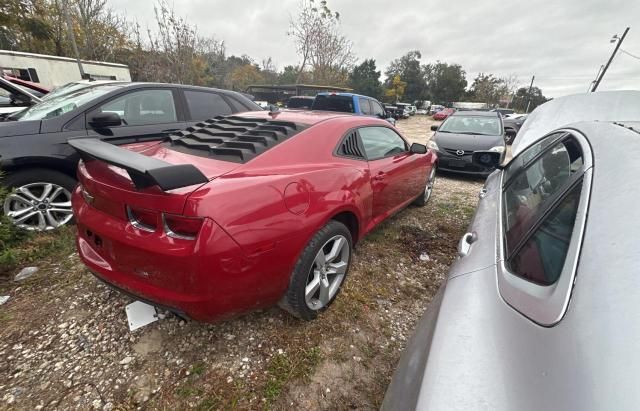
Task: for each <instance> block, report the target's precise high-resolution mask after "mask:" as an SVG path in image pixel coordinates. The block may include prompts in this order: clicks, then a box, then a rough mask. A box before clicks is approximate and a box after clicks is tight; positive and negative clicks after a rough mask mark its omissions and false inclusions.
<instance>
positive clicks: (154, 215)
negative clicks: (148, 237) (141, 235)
mask: <svg viewBox="0 0 640 411" xmlns="http://www.w3.org/2000/svg"><path fill="white" fill-rule="evenodd" d="M127 216H128V217H129V222H130V223H131V225H133V226H134V227H135V228H137V229H140V230H143V231H149V232H154V231H156V229H157V228H158V212H157V211H153V210H146V209H144V208H134V207H130V206H127Z"/></svg>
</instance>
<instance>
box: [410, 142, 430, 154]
mask: <svg viewBox="0 0 640 411" xmlns="http://www.w3.org/2000/svg"><path fill="white" fill-rule="evenodd" d="M409 151H410V152H411V153H412V154H427V146H425V145H424V144H418V143H413V144H411V148H409Z"/></svg>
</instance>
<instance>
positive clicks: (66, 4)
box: [64, 0, 86, 79]
mask: <svg viewBox="0 0 640 411" xmlns="http://www.w3.org/2000/svg"><path fill="white" fill-rule="evenodd" d="M64 16H65V19H66V20H67V33H68V35H69V41H70V42H71V45H72V46H73V52H74V53H75V55H76V61H77V62H78V69H79V70H80V78H82V79H84V78H86V75H85V74H84V69H83V68H82V62H81V61H80V53H78V46H77V45H76V36H75V34H73V25H72V24H71V15H70V14H69V1H68V0H66V1H65V2H64Z"/></svg>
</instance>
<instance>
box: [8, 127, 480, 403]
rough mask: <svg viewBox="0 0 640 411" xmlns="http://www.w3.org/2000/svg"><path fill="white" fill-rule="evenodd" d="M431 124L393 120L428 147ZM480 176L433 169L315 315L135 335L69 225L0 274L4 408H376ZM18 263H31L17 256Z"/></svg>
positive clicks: (271, 315)
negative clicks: (421, 199) (415, 198)
mask: <svg viewBox="0 0 640 411" xmlns="http://www.w3.org/2000/svg"><path fill="white" fill-rule="evenodd" d="M430 125H431V121H430V119H429V118H427V117H426V116H414V117H412V118H410V119H409V120H403V121H400V122H398V127H399V128H400V129H401V130H402V131H403V133H405V135H407V137H409V138H410V139H411V140H412V141H415V142H421V143H426V140H427V138H428V137H429V136H430V135H431V132H430V131H428V130H429V126H430ZM481 186H482V181H478V180H469V179H459V178H454V177H451V176H439V178H438V181H437V182H436V186H435V190H434V196H433V197H432V200H431V202H430V203H429V204H428V205H427V206H426V207H424V208H416V207H410V208H408V209H407V210H405V211H403V212H401V213H399V214H398V215H396V216H395V217H393V218H391V219H390V220H388V221H386V222H385V223H383V224H382V225H381V227H380V228H378V229H376V230H375V231H374V232H373V233H371V234H370V235H369V236H368V237H367V238H366V239H365V240H364V241H363V242H362V243H361V244H359V245H358V248H357V249H356V252H355V255H354V261H353V265H352V269H351V271H350V274H349V278H348V279H347V280H346V283H345V285H344V289H343V291H342V293H341V294H340V296H339V297H338V298H337V300H336V302H335V303H334V305H333V306H332V307H331V309H330V310H328V311H327V312H325V313H324V314H323V315H321V316H320V318H319V319H318V320H316V321H314V322H311V323H305V322H301V321H298V320H296V319H294V318H292V317H290V316H289V315H287V314H285V313H284V312H282V311H281V310H279V309H277V308H272V309H269V310H265V311H260V312H256V313H252V314H249V315H245V316H242V317H239V318H237V319H234V320H230V321H226V322H222V323H217V324H202V323H196V322H184V321H182V320H180V319H178V318H176V317H174V316H172V315H170V314H167V315H166V316H164V318H162V319H161V320H159V321H158V322H155V323H153V324H151V325H148V326H146V327H143V328H141V329H139V330H136V331H134V332H130V331H129V330H128V328H127V323H126V314H125V311H124V307H125V306H126V305H127V304H129V303H130V302H131V300H130V299H128V298H127V297H125V296H122V295H120V294H118V293H115V292H112V291H110V290H109V289H108V288H107V287H106V286H104V285H102V284H101V283H100V282H98V281H97V280H95V279H94V278H93V277H92V276H91V275H90V274H89V273H88V272H87V271H86V270H85V269H84V267H83V266H82V264H81V263H80V262H79V260H78V258H77V255H76V254H75V252H74V251H73V229H72V228H71V229H68V230H63V231H61V232H59V233H54V234H45V235H40V236H38V237H32V238H31V239H29V240H28V241H27V243H26V244H25V247H27V248H29V247H31V248H38V247H43V244H44V245H47V244H51V243H55V244H56V247H52V249H53V251H52V252H51V253H50V254H48V255H47V256H45V257H43V258H41V259H39V260H37V261H31V262H29V264H28V265H33V266H37V267H38V268H39V270H38V272H37V273H36V274H34V275H33V276H32V277H30V278H28V279H26V280H23V281H21V282H15V281H12V279H13V276H14V275H15V274H16V273H10V274H11V276H10V277H8V278H5V279H2V278H0V296H1V295H9V296H10V299H9V301H8V302H6V303H5V304H3V305H0V409H99V410H111V409H189V408H195V409H200V410H214V409H377V408H378V407H379V405H380V403H381V401H382V398H383V396H384V391H385V389H386V386H387V384H388V383H389V379H390V378H391V374H392V372H393V369H394V367H395V365H396V363H397V361H398V358H399V356H400V353H401V351H402V349H403V347H404V346H405V344H406V340H407V338H409V337H410V335H411V332H412V329H413V327H414V325H415V324H416V322H417V320H418V319H419V317H420V316H421V314H422V313H423V311H424V309H425V307H426V306H427V304H428V302H429V301H430V299H431V298H432V297H433V295H434V294H435V292H436V291H437V289H438V287H439V286H440V284H441V283H442V281H443V280H444V278H445V275H446V272H447V269H448V266H449V265H450V264H451V262H452V261H453V259H454V258H455V250H456V244H457V241H458V239H459V238H460V236H461V235H462V234H463V233H464V230H465V228H466V225H467V224H468V222H469V220H470V218H471V216H472V214H473V211H474V208H475V206H476V202H477V193H478V190H479V189H480V188H481ZM25 265H26V264H25Z"/></svg>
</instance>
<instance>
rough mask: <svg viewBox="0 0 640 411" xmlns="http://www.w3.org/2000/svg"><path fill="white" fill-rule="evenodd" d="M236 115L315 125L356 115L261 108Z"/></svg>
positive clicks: (337, 112)
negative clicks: (273, 110) (272, 110)
mask: <svg viewBox="0 0 640 411" xmlns="http://www.w3.org/2000/svg"><path fill="white" fill-rule="evenodd" d="M234 116H236V117H253V118H266V119H269V120H279V121H290V122H292V123H298V124H305V125H308V126H311V125H314V124H316V123H319V122H321V121H324V120H329V119H332V118H339V117H356V118H359V117H360V116H353V114H351V113H342V112H339V111H311V110H304V111H303V110H287V109H280V110H278V111H275V112H271V111H267V110H261V111H246V112H243V113H236V114H234Z"/></svg>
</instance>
